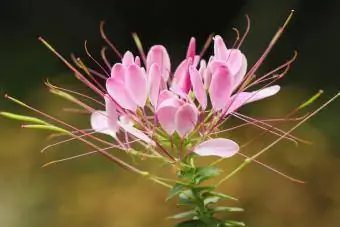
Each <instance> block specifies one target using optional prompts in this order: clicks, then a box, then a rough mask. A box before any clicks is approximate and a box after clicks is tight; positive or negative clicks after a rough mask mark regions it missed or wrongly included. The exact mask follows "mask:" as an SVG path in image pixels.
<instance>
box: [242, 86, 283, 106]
mask: <svg viewBox="0 0 340 227" xmlns="http://www.w3.org/2000/svg"><path fill="white" fill-rule="evenodd" d="M279 91H280V86H279V85H273V86H270V87H266V88H263V89H260V90H257V91H253V92H251V94H252V95H251V97H250V99H249V100H248V101H247V103H250V102H255V101H258V100H261V99H264V98H267V97H270V96H273V95H275V94H277V93H278V92H279Z"/></svg>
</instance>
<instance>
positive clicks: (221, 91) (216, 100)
mask: <svg viewBox="0 0 340 227" xmlns="http://www.w3.org/2000/svg"><path fill="white" fill-rule="evenodd" d="M231 92H232V75H231V73H230V71H229V70H228V68H227V67H219V68H217V69H216V70H215V72H214V74H213V75H212V79H211V83H210V87H209V95H210V100H211V105H212V107H213V109H214V110H215V111H218V110H221V109H223V108H224V107H225V106H226V105H227V103H228V101H229V98H230V95H231Z"/></svg>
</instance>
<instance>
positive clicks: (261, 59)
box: [245, 10, 294, 78]
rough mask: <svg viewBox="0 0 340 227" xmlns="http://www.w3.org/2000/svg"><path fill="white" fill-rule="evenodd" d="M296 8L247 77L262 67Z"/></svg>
mask: <svg viewBox="0 0 340 227" xmlns="http://www.w3.org/2000/svg"><path fill="white" fill-rule="evenodd" d="M293 13H294V10H292V11H291V13H290V14H289V16H288V18H287V19H286V21H285V23H284V25H283V26H282V27H280V28H279V30H278V31H277V32H276V34H275V35H274V37H273V38H272V40H271V41H270V43H269V45H268V47H267V49H266V50H265V51H264V53H263V54H262V56H261V57H260V58H259V60H258V61H257V62H256V63H255V64H254V66H253V67H252V68H251V69H250V70H249V71H248V73H247V74H246V76H245V78H247V77H249V76H251V75H253V74H254V73H255V72H256V70H257V69H258V68H259V67H260V65H261V64H262V63H263V61H264V60H265V58H266V57H267V55H268V54H269V52H270V51H271V50H272V48H273V47H274V45H275V43H276V42H277V40H278V39H279V38H280V36H281V35H282V33H283V31H284V29H285V28H286V26H287V25H288V22H289V21H290V20H291V18H292V16H293Z"/></svg>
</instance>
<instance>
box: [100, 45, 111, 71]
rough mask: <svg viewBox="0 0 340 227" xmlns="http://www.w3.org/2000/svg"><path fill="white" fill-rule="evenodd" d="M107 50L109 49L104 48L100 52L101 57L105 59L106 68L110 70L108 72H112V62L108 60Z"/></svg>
mask: <svg viewBox="0 0 340 227" xmlns="http://www.w3.org/2000/svg"><path fill="white" fill-rule="evenodd" d="M106 50H107V48H106V47H103V48H102V49H101V50H100V55H101V56H102V59H103V61H104V63H105V64H106V67H107V68H108V70H111V68H112V65H111V64H110V62H109V61H108V60H107V57H106Z"/></svg>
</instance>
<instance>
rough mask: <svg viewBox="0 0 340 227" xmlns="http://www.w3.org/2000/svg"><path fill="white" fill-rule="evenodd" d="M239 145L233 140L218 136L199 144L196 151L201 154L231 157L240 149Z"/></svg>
mask: <svg viewBox="0 0 340 227" xmlns="http://www.w3.org/2000/svg"><path fill="white" fill-rule="evenodd" d="M239 149H240V148H239V146H238V144H237V143H235V142H234V141H232V140H229V139H224V138H217V139H210V140H207V141H204V142H203V143H200V144H199V145H197V146H196V147H195V149H194V152H195V153H196V154H198V155H200V156H219V157H222V158H229V157H231V156H233V155H235V154H236V153H237V152H238V151H239Z"/></svg>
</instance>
